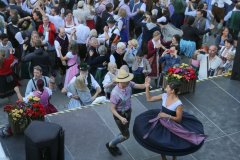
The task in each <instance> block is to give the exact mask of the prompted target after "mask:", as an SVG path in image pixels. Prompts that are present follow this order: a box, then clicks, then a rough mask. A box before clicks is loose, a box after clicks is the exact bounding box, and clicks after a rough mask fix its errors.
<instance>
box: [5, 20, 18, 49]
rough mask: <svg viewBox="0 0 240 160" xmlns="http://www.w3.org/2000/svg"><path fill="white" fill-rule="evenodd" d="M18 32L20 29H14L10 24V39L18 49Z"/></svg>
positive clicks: (8, 28)
mask: <svg viewBox="0 0 240 160" xmlns="http://www.w3.org/2000/svg"><path fill="white" fill-rule="evenodd" d="M17 32H19V28H18V27H14V26H13V25H12V24H9V25H8V26H7V33H8V38H9V41H10V42H12V45H13V48H18V47H19V43H18V41H17V40H16V39H15V35H16V34H17Z"/></svg>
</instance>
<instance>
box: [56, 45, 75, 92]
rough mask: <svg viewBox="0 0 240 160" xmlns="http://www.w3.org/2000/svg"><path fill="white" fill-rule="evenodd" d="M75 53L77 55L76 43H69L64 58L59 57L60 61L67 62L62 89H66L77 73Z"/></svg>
mask: <svg viewBox="0 0 240 160" xmlns="http://www.w3.org/2000/svg"><path fill="white" fill-rule="evenodd" d="M77 53H78V45H77V43H76V41H71V42H70V45H69V51H68V53H67V54H66V56H64V57H63V56H62V55H61V56H60V58H61V60H62V61H67V65H66V67H67V71H66V77H65V82H64V88H67V85H68V84H69V82H70V80H71V79H72V78H73V77H74V76H75V75H76V74H78V73H79V70H78V63H77V58H78V56H77Z"/></svg>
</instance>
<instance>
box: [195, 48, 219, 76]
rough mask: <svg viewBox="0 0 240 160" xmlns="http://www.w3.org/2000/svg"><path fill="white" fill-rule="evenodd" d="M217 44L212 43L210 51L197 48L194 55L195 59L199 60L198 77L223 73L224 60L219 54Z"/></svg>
mask: <svg viewBox="0 0 240 160" xmlns="http://www.w3.org/2000/svg"><path fill="white" fill-rule="evenodd" d="M216 54H217V46H215V45H211V46H210V47H209V50H208V52H205V51H204V50H197V51H196V52H195V54H194V55H193V59H196V60H198V61H199V63H200V65H199V73H198V79H200V80H201V79H206V78H208V77H210V76H216V75H219V74H221V72H222V67H223V61H222V59H221V58H220V57H218V56H217V55H216Z"/></svg>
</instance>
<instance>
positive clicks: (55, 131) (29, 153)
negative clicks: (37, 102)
mask: <svg viewBox="0 0 240 160" xmlns="http://www.w3.org/2000/svg"><path fill="white" fill-rule="evenodd" d="M24 134H25V151H26V160H64V131H63V129H62V127H61V126H59V125H57V124H54V123H49V122H42V121H32V123H31V124H30V125H29V126H28V128H27V129H26V130H25V132H24Z"/></svg>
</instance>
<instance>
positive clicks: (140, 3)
mask: <svg viewBox="0 0 240 160" xmlns="http://www.w3.org/2000/svg"><path fill="white" fill-rule="evenodd" d="M142 4H143V3H142V2H141V1H140V2H139V3H138V4H137V5H135V7H134V0H131V1H130V4H129V7H130V10H131V12H132V13H134V12H136V11H137V10H138V9H140V8H141V6H142ZM142 16H143V14H142V13H138V14H137V15H135V16H134V17H133V21H134V24H135V25H137V23H138V22H139V19H141V18H142Z"/></svg>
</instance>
